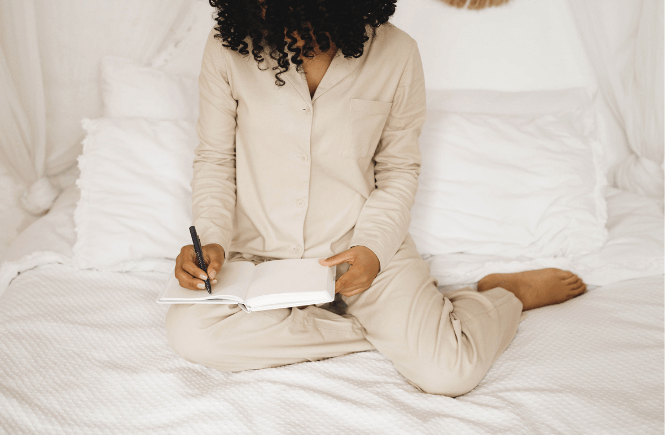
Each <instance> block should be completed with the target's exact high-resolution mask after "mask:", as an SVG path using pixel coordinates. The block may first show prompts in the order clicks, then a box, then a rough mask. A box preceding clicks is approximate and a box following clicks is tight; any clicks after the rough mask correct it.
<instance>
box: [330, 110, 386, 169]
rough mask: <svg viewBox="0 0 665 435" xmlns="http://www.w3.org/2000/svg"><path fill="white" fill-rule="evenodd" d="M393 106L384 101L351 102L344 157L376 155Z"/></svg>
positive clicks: (356, 157)
mask: <svg viewBox="0 0 665 435" xmlns="http://www.w3.org/2000/svg"><path fill="white" fill-rule="evenodd" d="M392 105H393V103H386V102H384V101H373V100H358V99H352V100H351V107H350V108H349V122H348V125H347V127H346V129H345V130H346V140H345V142H344V148H343V151H342V157H345V158H349V159H360V158H364V157H368V156H371V155H372V154H374V151H375V150H376V146H377V144H378V143H379V139H381V133H382V132H383V127H384V126H385V124H386V120H387V119H388V115H389V114H390V108H391V107H392Z"/></svg>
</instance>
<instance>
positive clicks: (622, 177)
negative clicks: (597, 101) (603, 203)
mask: <svg viewBox="0 0 665 435" xmlns="http://www.w3.org/2000/svg"><path fill="white" fill-rule="evenodd" d="M569 4H570V7H571V10H572V12H573V15H574V17H575V19H576V21H577V25H578V28H579V31H580V34H581V36H582V39H583V41H584V44H585V48H586V50H587V53H588V55H589V59H590V60H591V63H592V65H593V68H594V71H595V73H596V77H597V80H598V85H599V89H600V90H601V92H602V95H603V97H604V100H605V101H604V102H605V104H606V106H607V108H608V109H609V110H608V112H609V113H610V114H611V119H608V120H606V122H608V123H614V125H610V126H609V128H608V130H609V131H610V135H611V136H616V133H617V132H621V133H622V136H623V137H622V138H620V139H623V140H625V141H627V144H628V147H629V148H630V150H631V151H632V154H630V155H629V156H628V157H627V158H626V159H624V160H623V161H622V162H621V163H620V164H619V165H618V166H617V167H616V169H615V173H614V177H613V179H614V184H615V185H616V186H617V187H619V188H621V189H625V190H629V191H632V192H635V193H639V194H642V195H646V196H650V197H654V198H657V199H659V200H662V199H663V0H630V1H626V0H569ZM609 140H617V138H616V137H611V138H610V139H609Z"/></svg>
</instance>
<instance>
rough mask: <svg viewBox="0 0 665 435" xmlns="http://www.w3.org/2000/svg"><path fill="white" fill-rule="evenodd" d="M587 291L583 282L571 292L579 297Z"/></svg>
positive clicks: (572, 288) (571, 289)
mask: <svg viewBox="0 0 665 435" xmlns="http://www.w3.org/2000/svg"><path fill="white" fill-rule="evenodd" d="M584 290H586V284H584V283H583V282H582V281H581V280H580V282H579V284H578V285H576V286H575V287H571V288H570V292H571V293H573V294H574V295H578V294H580V293H582V292H584Z"/></svg>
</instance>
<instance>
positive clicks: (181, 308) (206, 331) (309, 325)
mask: <svg viewBox="0 0 665 435" xmlns="http://www.w3.org/2000/svg"><path fill="white" fill-rule="evenodd" d="M166 331H167V337H168V341H169V345H170V346H171V347H172V348H173V350H175V352H176V353H178V354H179V355H180V356H182V357H183V358H185V359H186V360H188V361H191V362H195V363H199V364H204V365H206V366H209V367H213V368H216V369H218V370H223V371H242V370H249V369H259V368H267V367H277V366H282V365H286V364H293V363H298V362H305V361H316V360H320V359H324V358H330V357H334V356H339V355H345V354H348V353H353V352H361V351H366V350H373V349H374V347H373V346H372V344H371V343H370V342H368V341H367V340H366V339H365V337H364V335H363V328H362V326H361V325H360V324H359V323H358V321H357V320H356V319H354V318H352V317H350V316H345V317H342V316H339V315H337V314H334V313H331V312H330V311H327V310H325V309H323V308H319V307H317V306H315V305H309V306H307V307H306V308H304V309H298V308H294V309H291V308H282V309H276V310H267V311H255V312H251V313H246V312H245V311H243V310H242V309H240V307H238V305H237V304H233V305H222V304H173V305H171V307H170V308H169V311H168V313H167V315H166Z"/></svg>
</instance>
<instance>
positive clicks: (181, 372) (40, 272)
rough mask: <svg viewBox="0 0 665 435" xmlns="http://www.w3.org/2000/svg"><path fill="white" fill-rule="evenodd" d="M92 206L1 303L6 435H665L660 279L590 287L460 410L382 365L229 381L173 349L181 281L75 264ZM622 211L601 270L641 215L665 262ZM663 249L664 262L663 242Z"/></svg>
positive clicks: (513, 353)
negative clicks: (172, 288)
mask: <svg viewBox="0 0 665 435" xmlns="http://www.w3.org/2000/svg"><path fill="white" fill-rule="evenodd" d="M76 195H77V192H76V189H74V187H72V188H70V189H69V190H68V191H66V192H65V194H64V196H62V197H61V198H60V199H59V202H58V203H57V204H56V206H55V207H54V208H53V211H54V212H53V214H52V215H51V220H50V221H49V220H46V219H42V221H41V222H39V221H38V222H36V224H34V226H33V227H31V228H29V229H28V230H30V231H28V232H27V233H28V234H27V236H28V237H36V235H39V234H40V235H42V236H44V237H42V243H43V242H44V238H46V239H48V240H49V241H48V243H50V244H51V247H52V248H51V249H52V250H51V251H50V252H36V253H35V254H34V255H33V256H32V257H30V258H28V257H24V261H25V263H24V264H23V265H17V264H16V263H15V266H16V267H17V268H19V269H21V270H23V272H22V273H20V274H19V275H18V276H16V277H15V278H13V280H11V283H10V284H9V286H8V287H7V289H6V290H5V292H4V294H3V295H2V297H1V298H0V331H1V334H2V339H1V340H0V358H1V363H0V422H1V426H2V431H4V432H5V433H12V434H28V433H30V434H32V433H48V434H72V433H82V434H88V433H100V434H101V433H109V434H111V433H145V434H149V433H200V434H203V433H234V434H241V433H247V434H255V433H294V434H297V433H302V434H311V433H367V434H374V433H375V434H385V433H423V434H424V433H442V432H451V433H474V434H475V433H488V434H497V433H509V434H533V433H543V434H549V433H566V434H572V433H580V434H582V433H584V434H588V433H602V434H608V433H616V434H624V433H640V434H648V433H649V434H650V433H653V434H656V433H662V431H663V275H662V273H660V274H658V273H657V270H653V269H652V270H651V272H649V271H648V270H646V271H645V270H644V269H642V270H641V271H640V270H633V271H628V270H627V271H624V273H626V275H624V277H626V276H638V275H640V274H641V275H650V274H651V276H642V277H639V278H632V279H624V280H621V281H618V282H615V283H613V284H608V285H603V286H590V290H588V291H587V293H585V294H583V295H582V296H579V297H578V298H575V299H573V300H571V301H568V302H566V303H564V304H560V305H555V306H550V307H545V308H540V309H537V310H532V311H529V312H528V316H527V317H526V319H525V320H523V321H522V323H521V324H520V327H519V331H518V333H517V336H516V337H515V339H514V341H513V342H512V344H511V345H510V346H509V347H508V349H507V350H506V352H505V353H504V354H503V355H502V356H501V357H500V358H499V359H498V360H497V362H496V363H495V364H494V365H493V366H492V368H491V369H490V371H489V372H488V374H487V375H486V376H485V378H484V379H483V381H482V382H481V383H480V385H478V387H476V388H475V389H474V390H472V391H471V392H470V393H468V394H466V395H464V396H461V397H458V398H455V399H452V398H448V397H443V396H436V395H429V394H424V393H421V392H419V391H417V390H416V389H415V388H414V387H413V386H411V385H410V384H408V382H407V381H406V380H405V379H404V378H403V377H402V376H401V375H400V374H399V373H398V372H397V371H396V370H395V368H394V367H393V366H392V364H391V362H390V361H389V360H388V359H387V358H386V357H384V356H383V355H381V354H380V353H378V352H377V351H368V352H360V353H354V354H349V355H345V356H341V357H336V358H331V359H327V360H322V361H316V362H307V363H300V364H293V365H289V366H284V367H278V368H272V369H264V370H254V371H247V372H241V373H223V372H219V371H217V370H214V369H210V368H207V367H205V366H201V365H197V364H192V363H189V362H187V361H185V360H183V359H182V358H180V357H179V356H178V355H176V354H175V353H174V352H173V351H172V350H171V349H170V348H169V346H168V344H167V341H166V333H165V329H164V317H165V313H166V310H167V308H168V307H166V306H163V305H159V304H155V303H154V301H155V297H156V295H157V294H158V293H159V291H160V290H161V288H162V287H163V285H164V284H165V283H166V280H167V279H168V278H169V275H170V274H169V273H167V272H140V271H136V272H114V271H97V270H81V269H79V268H77V267H75V266H74V265H73V264H72V261H71V252H67V249H69V250H70V251H71V247H72V244H73V242H74V236H73V233H74V232H73V226H74V222H73V211H74V208H75V204H76ZM608 204H609V211H610V216H609V227H610V234H611V236H612V238H611V239H610V241H608V243H607V245H606V248H605V251H604V253H603V252H601V253H600V254H599V255H601V256H602V255H609V254H612V252H611V251H610V250H609V249H611V248H612V246H616V245H617V244H620V245H625V244H630V243H636V240H639V239H640V238H639V237H638V236H637V232H636V231H633V234H632V235H631V236H630V238H628V236H627V235H626V234H625V233H622V228H624V229H625V228H636V227H638V225H636V223H635V222H634V221H631V219H635V218H636V216H638V213H636V211H639V210H647V211H648V210H651V211H652V213H653V216H652V217H653V218H655V219H654V220H652V221H651V222H652V223H651V227H650V228H649V227H648V225H649V224H648V221H645V220H644V219H646V218H647V217H648V215H643V216H641V219H643V220H642V227H641V228H642V229H643V230H644V231H645V232H646V233H648V234H649V235H648V237H646V238H644V237H643V238H641V241H638V242H637V243H642V245H643V247H644V249H642V251H643V252H653V249H652V247H650V246H649V243H648V242H649V240H651V241H654V234H656V239H657V238H658V237H659V236H658V225H659V221H658V218H659V216H660V215H659V213H660V208H659V207H655V208H653V209H649V207H648V206H649V205H650V203H649V200H646V199H643V198H639V197H637V196H636V195H633V194H629V193H626V192H621V191H618V190H615V191H613V194H612V195H609V196H608ZM661 219H662V218H661ZM660 222H661V224H660V225H662V220H661V221H660ZM39 224H41V227H40V226H39ZM49 228H50V229H51V230H50V232H49ZM56 229H57V230H56ZM31 231H35V232H34V233H33V235H32V236H31V235H30V232H31ZM24 236H25V234H24ZM655 241H656V242H657V244H658V243H661V246H662V235H660V240H655ZM55 251H59V252H55ZM630 251H631V252H637V251H639V249H637V248H636V246H635V245H633V246H632V247H631V248H630ZM613 255H616V252H615V253H614V254H613ZM431 260H432V259H430V262H431ZM625 260H626V257H624V263H629V262H628V261H625ZM633 260H636V259H633ZM642 260H643V261H642V263H647V261H646V260H645V259H644V258H643V259H642ZM605 263H607V260H606V259H605ZM35 264H38V265H37V266H36V267H34V265H35ZM7 270H8V269H7V268H5V272H7ZM433 270H434V269H433ZM615 272H616V273H618V272H617V271H615ZM619 272H620V271H619ZM590 279H591V280H593V277H591V278H590ZM453 287H455V286H451V288H453ZM446 288H447V286H441V290H442V291H444V292H445V291H446ZM444 294H445V293H444Z"/></svg>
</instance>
